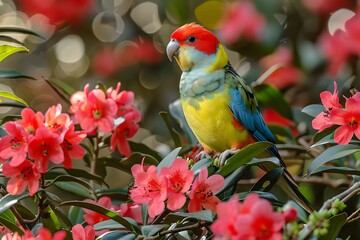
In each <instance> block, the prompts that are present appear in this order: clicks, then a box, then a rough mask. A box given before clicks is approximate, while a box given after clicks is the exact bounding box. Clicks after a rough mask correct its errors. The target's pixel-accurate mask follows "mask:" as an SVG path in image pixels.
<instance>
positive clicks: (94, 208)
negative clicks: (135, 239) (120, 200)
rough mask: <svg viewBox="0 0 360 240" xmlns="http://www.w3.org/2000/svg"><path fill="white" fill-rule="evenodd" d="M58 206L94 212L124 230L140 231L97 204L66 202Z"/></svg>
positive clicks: (117, 214) (115, 213)
mask: <svg viewBox="0 0 360 240" xmlns="http://www.w3.org/2000/svg"><path fill="white" fill-rule="evenodd" d="M60 206H77V207H81V208H85V209H89V210H92V211H95V212H97V213H100V214H102V215H104V216H107V217H109V218H110V219H112V220H114V221H116V222H118V223H120V224H121V225H123V226H124V227H125V228H127V229H128V230H130V231H136V232H138V233H140V229H139V228H138V227H137V226H136V225H133V224H131V223H130V222H129V221H128V220H126V219H125V218H123V217H121V216H120V215H119V213H117V212H114V211H111V210H109V209H107V208H104V207H102V206H99V205H97V204H94V203H89V202H84V201H67V202H63V203H61V204H60Z"/></svg>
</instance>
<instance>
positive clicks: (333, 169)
mask: <svg viewBox="0 0 360 240" xmlns="http://www.w3.org/2000/svg"><path fill="white" fill-rule="evenodd" d="M324 172H327V173H341V174H349V175H358V176H360V170H357V169H353V168H348V167H334V166H320V167H319V168H318V169H317V170H315V171H314V172H312V174H315V173H324Z"/></svg>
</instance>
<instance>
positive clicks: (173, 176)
mask: <svg viewBox="0 0 360 240" xmlns="http://www.w3.org/2000/svg"><path fill="white" fill-rule="evenodd" d="M160 174H161V175H163V176H165V178H166V180H167V192H168V200H167V208H168V209H170V210H172V211H175V210H178V209H180V208H181V207H182V206H184V204H185V202H186V197H185V193H186V192H187V191H188V190H189V189H190V186H191V183H192V181H193V179H194V172H193V171H192V170H189V169H188V163H187V162H186V160H185V159H182V158H177V159H175V160H174V162H173V163H172V165H171V167H170V168H169V167H163V168H162V169H161V172H160Z"/></svg>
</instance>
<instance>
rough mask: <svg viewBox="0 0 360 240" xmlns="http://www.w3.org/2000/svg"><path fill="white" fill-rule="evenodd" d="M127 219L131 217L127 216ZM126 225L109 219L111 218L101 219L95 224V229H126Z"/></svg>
mask: <svg viewBox="0 0 360 240" xmlns="http://www.w3.org/2000/svg"><path fill="white" fill-rule="evenodd" d="M125 219H129V218H125ZM124 228H125V227H124V225H122V224H120V223H118V222H116V221H114V220H112V219H109V220H105V221H101V222H99V223H96V224H95V225H94V230H95V231H101V230H104V229H109V230H116V229H117V230H119V229H124Z"/></svg>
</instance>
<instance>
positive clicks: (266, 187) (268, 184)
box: [250, 167, 284, 192]
mask: <svg viewBox="0 0 360 240" xmlns="http://www.w3.org/2000/svg"><path fill="white" fill-rule="evenodd" d="M283 173H284V168H282V167H278V168H274V169H272V170H271V171H269V172H267V173H266V174H265V175H264V176H262V177H261V178H260V179H259V181H257V183H255V185H254V186H253V187H252V188H251V189H250V191H262V192H269V191H270V190H271V188H272V187H273V186H274V185H275V184H276V182H277V180H278V179H279V178H280V177H281V175H282V174H283Z"/></svg>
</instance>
